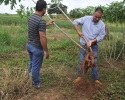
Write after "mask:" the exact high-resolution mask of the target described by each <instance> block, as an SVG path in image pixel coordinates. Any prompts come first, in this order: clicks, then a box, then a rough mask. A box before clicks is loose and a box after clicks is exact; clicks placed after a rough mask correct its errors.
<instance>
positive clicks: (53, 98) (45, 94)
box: [29, 88, 59, 100]
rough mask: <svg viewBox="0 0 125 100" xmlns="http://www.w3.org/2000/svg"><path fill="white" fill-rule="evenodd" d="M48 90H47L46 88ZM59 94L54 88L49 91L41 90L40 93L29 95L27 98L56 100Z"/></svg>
mask: <svg viewBox="0 0 125 100" xmlns="http://www.w3.org/2000/svg"><path fill="white" fill-rule="evenodd" d="M47 91H48V90H47ZM58 98H59V94H58V93H57V92H55V89H54V88H53V89H50V90H49V92H45V91H41V93H39V94H37V95H35V96H33V97H31V98H30V99H29V100H58Z"/></svg>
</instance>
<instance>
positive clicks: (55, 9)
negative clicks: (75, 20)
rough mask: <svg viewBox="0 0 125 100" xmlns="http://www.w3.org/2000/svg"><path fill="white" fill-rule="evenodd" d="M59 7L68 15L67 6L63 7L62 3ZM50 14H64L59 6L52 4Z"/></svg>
mask: <svg viewBox="0 0 125 100" xmlns="http://www.w3.org/2000/svg"><path fill="white" fill-rule="evenodd" d="M59 7H60V8H61V9H62V10H63V11H64V12H65V13H67V6H65V5H63V4H62V3H60V5H59ZM48 14H62V12H61V11H60V9H59V8H58V7H57V4H52V5H50V7H49V9H48Z"/></svg>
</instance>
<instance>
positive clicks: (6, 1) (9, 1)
mask: <svg viewBox="0 0 125 100" xmlns="http://www.w3.org/2000/svg"><path fill="white" fill-rule="evenodd" d="M17 1H19V2H20V1H21V0H0V4H2V3H4V4H5V5H9V4H10V7H11V10H12V9H13V8H14V7H15V5H16V4H17Z"/></svg>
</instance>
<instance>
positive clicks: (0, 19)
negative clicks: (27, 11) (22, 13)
mask: <svg viewBox="0 0 125 100" xmlns="http://www.w3.org/2000/svg"><path fill="white" fill-rule="evenodd" d="M0 24H2V25H12V24H13V25H14V26H18V25H21V24H23V25H25V24H27V18H23V19H21V18H20V17H19V16H17V15H2V16H0Z"/></svg>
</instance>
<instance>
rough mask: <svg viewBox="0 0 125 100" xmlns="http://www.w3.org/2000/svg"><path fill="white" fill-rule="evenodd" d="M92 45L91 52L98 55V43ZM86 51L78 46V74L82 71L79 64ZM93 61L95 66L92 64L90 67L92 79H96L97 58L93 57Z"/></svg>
mask: <svg viewBox="0 0 125 100" xmlns="http://www.w3.org/2000/svg"><path fill="white" fill-rule="evenodd" d="M91 47H92V50H93V53H94V56H96V57H97V56H98V45H97V44H94V45H92V46H91ZM85 54H86V52H85V51H84V50H83V49H81V48H80V54H79V64H78V76H81V75H82V71H81V64H82V60H83V59H84V56H85ZM94 62H95V64H96V66H94V67H93V68H92V79H93V80H98V74H97V71H98V68H97V58H95V59H94Z"/></svg>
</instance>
